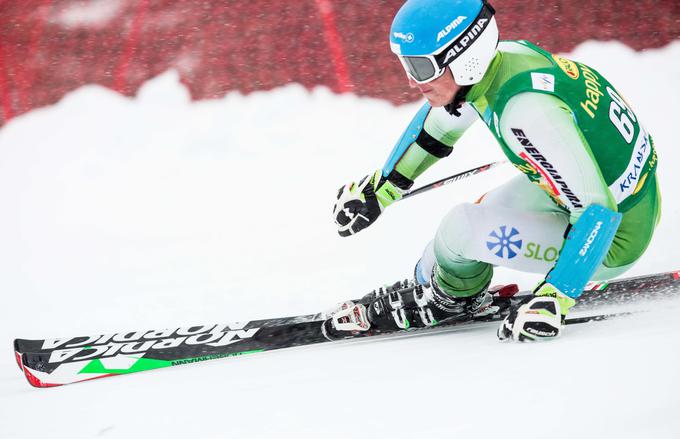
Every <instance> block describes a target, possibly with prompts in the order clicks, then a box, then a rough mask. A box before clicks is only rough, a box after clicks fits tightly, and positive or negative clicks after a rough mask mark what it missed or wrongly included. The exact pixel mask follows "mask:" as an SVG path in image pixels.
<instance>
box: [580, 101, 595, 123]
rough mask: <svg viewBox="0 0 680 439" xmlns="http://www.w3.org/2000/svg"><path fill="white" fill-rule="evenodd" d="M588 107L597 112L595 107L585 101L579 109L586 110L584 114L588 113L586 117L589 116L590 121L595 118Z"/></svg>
mask: <svg viewBox="0 0 680 439" xmlns="http://www.w3.org/2000/svg"><path fill="white" fill-rule="evenodd" d="M588 105H592V106H593V109H594V110H596V111H597V105H595V104H593V103H592V102H590V101H588V100H586V101H585V102H581V108H583V109H584V110H586V113H588V116H590V118H591V119H594V118H595V114H593V112H592V111H590V109H589V108H588Z"/></svg>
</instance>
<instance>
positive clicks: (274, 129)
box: [0, 42, 680, 439]
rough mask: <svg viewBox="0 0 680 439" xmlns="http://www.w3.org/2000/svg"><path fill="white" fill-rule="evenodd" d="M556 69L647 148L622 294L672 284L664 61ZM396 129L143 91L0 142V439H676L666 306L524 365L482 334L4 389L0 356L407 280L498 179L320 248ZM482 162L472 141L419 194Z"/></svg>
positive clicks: (155, 88) (293, 97)
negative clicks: (625, 108)
mask: <svg viewBox="0 0 680 439" xmlns="http://www.w3.org/2000/svg"><path fill="white" fill-rule="evenodd" d="M570 56H571V57H572V58H575V59H577V60H581V61H583V62H586V63H589V64H591V65H593V66H595V67H596V68H597V69H598V70H599V71H600V72H602V73H603V74H604V75H606V76H607V77H608V78H609V79H610V80H611V81H612V82H613V83H614V84H616V86H617V88H619V90H622V91H623V92H624V94H625V95H626V97H627V99H628V100H629V101H630V102H632V103H633V107H634V109H635V111H636V114H637V115H638V117H639V118H640V119H641V120H642V121H643V123H644V124H645V126H646V127H647V129H648V130H649V131H650V132H651V133H652V134H653V136H654V138H655V141H656V145H657V148H658V152H659V157H660V163H659V171H658V172H659V178H660V181H661V187H662V190H663V195H664V212H663V219H662V223H661V225H660V227H659V229H658V231H657V236H656V239H655V240H654V242H653V243H652V245H651V247H650V249H649V251H648V252H647V253H646V254H645V255H644V257H643V258H642V259H641V260H640V262H639V263H638V264H637V266H635V267H634V268H633V269H632V270H631V271H630V272H629V274H631V275H636V274H644V273H650V272H658V271H663V270H670V269H678V268H680V248H679V247H680V246H678V238H677V234H676V233H677V228H678V225H680V221H679V220H680V175H678V173H677V172H673V167H674V166H675V165H676V164H677V163H678V161H679V160H680V150H679V149H678V148H677V144H678V140H677V136H676V126H675V125H674V124H675V123H676V121H677V120H678V116H679V114H678V111H677V106H676V105H677V102H679V98H680V87H679V85H678V83H679V81H678V79H679V78H680V63H678V61H677V60H678V59H680V43H679V42H675V43H673V44H671V45H669V46H667V47H666V48H663V49H660V50H650V51H647V52H643V53H635V52H633V51H632V50H630V49H628V48H627V47H625V46H622V45H620V44H618V43H594V42H590V43H586V44H583V45H581V46H580V47H579V48H578V49H577V50H576V51H575V52H574V53H572V54H570ZM404 86H405V87H406V86H407V84H406V83H405V84H404ZM417 107H418V104H413V105H406V106H401V107H394V106H392V105H391V104H388V103H386V102H384V101H381V100H374V99H368V98H358V97H356V96H352V95H341V96H338V95H334V94H332V93H331V92H329V91H328V90H326V89H323V88H319V89H316V90H313V91H312V92H308V91H306V90H305V89H303V88H302V87H301V86H298V85H290V86H286V87H283V88H280V89H277V90H274V91H271V92H260V93H253V94H251V95H248V96H242V95H240V94H238V93H232V94H229V95H228V96H226V97H225V98H224V99H220V100H214V101H203V102H190V99H189V94H188V92H187V90H186V89H185V88H184V87H183V86H182V85H180V83H179V81H178V76H177V74H176V73H174V72H167V73H165V74H163V75H161V76H159V77H157V78H155V79H154V80H152V81H149V82H148V83H147V84H146V85H145V86H144V87H143V88H142V89H141V90H140V92H139V95H138V96H137V97H136V98H135V99H128V98H125V97H122V96H120V95H117V94H115V93H114V92H112V91H109V90H106V89H103V88H101V87H98V86H88V87H83V88H81V89H79V90H76V91H74V92H73V93H71V94H69V95H68V96H66V97H65V98H64V99H63V100H62V101H61V102H59V103H58V104H57V105H55V106H52V107H50V108H44V109H40V110H36V111H33V112H31V113H29V114H26V115H24V116H22V117H20V118H17V119H15V120H13V121H12V122H11V123H9V124H8V125H7V126H5V127H4V128H3V129H2V130H0V206H2V210H1V213H0V243H1V244H0V291H2V293H3V296H4V306H3V307H2V317H1V319H0V334H1V335H0V337H1V338H0V347H1V349H0V354H1V355H0V437H1V438H3V439H8V438H33V437H38V436H43V435H44V434H46V432H48V431H49V433H50V437H52V438H94V437H103V438H136V437H150V436H160V437H164V438H171V437H173V438H174V437H196V438H232V437H248V438H269V437H309V438H316V437H324V438H336V437H337V438H340V437H347V436H350V435H351V436H354V437H376V438H381V437H389V436H392V437H393V436H400V437H415V436H418V437H429V438H433V437H434V438H439V437H443V438H444V437H445V438H450V437H457V436H459V435H461V436H462V435H465V436H464V437H493V436H502V437H504V438H513V437H518V438H534V437H535V438H546V437H549V438H562V437H563V438H573V437H584V438H585V437H619V438H624V437H625V438H640V437H650V438H651V437H654V438H678V437H680V417H678V416H677V412H678V409H680V330H679V329H678V325H677V321H678V317H677V315H678V314H677V313H678V310H679V309H680V307H678V303H677V302H671V303H669V304H664V305H661V306H656V308H655V310H654V311H653V312H650V313H646V314H640V315H636V316H633V317H629V318H621V319H618V320H613V321H608V322H601V323H593V324H589V325H579V326H577V327H571V328H569V330H568V331H567V333H566V334H565V336H564V337H562V338H561V339H559V340H556V341H553V342H550V343H544V344H539V345H520V344H501V343H499V342H497V341H496V337H495V327H486V328H477V329H471V330H465V331H461V332H455V333H449V334H439V335H433V336H427V337H421V336H414V337H407V338H403V339H398V340H397V339H393V340H386V341H383V342H378V343H376V342H359V343H349V344H348V343H344V344H341V345H337V346H329V345H324V346H316V347H308V348H300V349H294V350H289V351H279V352H273V353H266V354H258V355H254V356H246V357H240V358H230V359H226V360H222V361H212V362H206V363H201V364H194V365H191V366H187V367H178V368H172V369H170V370H167V369H166V370H159V371H155V372H152V373H141V374H135V375H130V376H126V377H119V378H111V379H105V380H99V381H93V382H89V383H85V384H79V385H74V386H67V387H61V388H56V389H45V390H42V389H33V388H31V387H29V386H28V384H27V383H26V382H25V379H24V378H23V376H21V374H20V373H19V371H18V369H17V367H16V364H15V363H14V358H13V355H12V349H11V341H12V339H13V338H15V337H22V338H43V337H57V336H75V335H80V334H85V333H102V332H104V333H106V332H116V331H120V330H130V329H146V328H154V327H176V326H186V325H190V324H196V323H213V322H226V321H233V320H245V319H255V318H265V317H272V316H280V315H291V314H300V313H307V312H313V311H316V310H319V309H325V308H327V307H328V306H329V305H332V304H333V303H335V302H337V301H340V300H342V299H345V298H348V297H351V296H356V295H357V294H361V293H364V292H367V291H368V290H371V289H372V288H373V287H375V286H379V285H381V284H383V283H386V282H390V281H393V280H396V279H400V278H403V277H406V276H408V275H409V273H411V272H412V267H413V264H414V263H415V261H416V260H417V259H418V257H419V255H420V252H421V250H422V248H423V246H424V245H425V244H426V243H427V241H428V240H429V239H430V238H431V237H432V235H433V233H434V231H435V230H436V228H437V225H438V223H439V221H440V219H441V218H442V217H443V215H444V214H445V213H446V212H447V211H448V209H450V207H451V206H453V205H455V204H456V203H459V202H462V201H469V200H474V199H476V198H477V197H478V196H479V195H481V194H482V193H484V192H485V191H487V190H489V189H491V188H493V187H495V186H496V185H498V184H500V183H502V182H504V181H505V180H507V179H508V178H510V177H512V176H514V175H516V171H514V170H513V169H511V168H510V167H504V168H501V169H494V170H493V171H490V172H488V173H485V174H483V175H480V176H477V177H474V178H471V179H469V180H466V181H461V182H458V183H456V184H453V185H450V186H447V187H445V188H443V189H439V190H437V191H433V192H430V193H428V194H425V195H422V196H418V197H415V198H414V199H411V200H408V201H404V202H403V204H399V205H395V206H394V207H393V208H390V210H389V211H388V213H387V214H385V215H384V217H383V218H381V219H380V221H379V222H378V223H376V225H375V226H374V227H372V228H370V229H368V230H366V231H364V232H362V233H361V234H359V235H357V236H355V237H352V238H349V239H341V238H339V237H338V236H337V235H336V232H335V228H334V225H333V222H332V219H331V215H330V213H331V206H332V203H333V200H334V196H335V193H336V190H337V188H338V187H339V186H340V185H341V184H342V183H344V182H346V181H348V180H350V179H354V178H360V177H361V176H362V175H364V174H365V173H367V172H369V171H371V170H372V169H375V168H377V167H380V166H382V163H383V161H384V160H385V158H386V157H387V155H388V153H389V151H390V149H391V147H392V145H393V143H394V142H395V141H396V139H397V138H398V137H399V135H400V134H401V130H402V129H403V127H404V126H405V125H406V123H407V122H408V121H409V120H410V118H411V116H412V115H413V113H414V112H415V111H416V109H417ZM498 158H502V157H501V152H500V149H499V148H498V147H497V146H496V145H495V143H494V140H493V138H492V137H491V135H490V134H489V133H487V132H486V128H485V127H484V126H483V125H482V124H481V123H479V124H476V125H475V126H474V127H473V128H472V129H471V131H470V132H469V134H467V135H466V136H465V137H464V139H463V140H462V141H461V142H460V144H459V145H458V146H457V147H456V151H455V152H454V154H453V156H452V157H451V158H449V159H448V160H445V161H443V162H442V163H440V164H439V166H437V167H436V168H435V169H434V170H431V171H430V172H429V173H428V174H426V176H424V177H423V178H422V179H421V180H422V182H426V181H430V180H434V179H436V178H438V177H442V176H444V175H447V174H450V173H453V172H456V171H459V170H463V169H467V168H469V167H472V166H475V165H478V164H481V163H485V162H487V161H490V160H494V159H498ZM536 279H537V276H535V275H528V274H523V273H517V272H512V271H509V270H504V269H498V270H497V272H496V279H495V280H496V282H498V283H501V282H509V281H519V283H520V284H521V286H523V287H530V286H531V285H532V284H533V283H534V282H535V281H536Z"/></svg>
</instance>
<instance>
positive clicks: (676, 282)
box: [14, 271, 680, 387]
mask: <svg viewBox="0 0 680 439" xmlns="http://www.w3.org/2000/svg"><path fill="white" fill-rule="evenodd" d="M679 292H680V272H677V271H676V272H667V273H660V274H655V275H649V276H640V277H635V278H627V279H620V280H615V281H610V282H602V283H594V284H591V285H589V287H588V288H587V290H586V291H585V292H584V293H583V295H582V296H581V298H580V299H579V301H578V303H577V305H576V306H575V307H574V308H573V309H572V314H573V315H575V314H577V313H580V312H589V311H590V314H591V315H587V316H581V317H574V318H570V319H568V320H567V324H577V323H584V322H588V321H593V320H603V319H607V318H611V317H616V316H620V315H624V314H627V313H612V314H602V313H600V314H597V313H595V314H593V313H592V310H595V309H597V308H600V307H602V306H604V305H612V304H621V303H630V302H633V301H637V300H650V299H656V298H664V297H669V296H674V295H678V293H679ZM526 294H528V293H526V292H525V293H520V294H518V295H516V296H514V297H500V296H496V298H495V301H496V304H498V305H500V306H501V311H500V312H499V313H497V314H494V315H491V316H486V317H484V318H483V319H482V320H472V321H466V322H456V323H447V322H443V323H442V324H440V325H438V326H437V327H435V328H423V329H416V330H410V331H393V332H382V333H375V332H373V333H362V334H359V335H358V336H357V337H356V338H366V337H385V336H399V335H404V334H413V333H432V332H440V331H448V330H455V329H457V328H462V327H469V326H470V325H479V324H483V323H485V322H498V321H500V320H502V319H503V318H504V317H505V314H506V313H505V312H504V311H506V310H507V309H508V307H509V306H511V305H512V304H513V303H516V301H518V300H521V298H522V297H523V296H524V295H526ZM324 318H325V316H324V315H323V314H322V313H316V314H308V315H301V316H293V317H284V318H276V319H264V320H253V321H250V322H241V323H232V324H214V325H201V326H193V327H185V328H174V329H164V330H146V331H131V332H122V333H118V334H108V335H106V334H97V335H92V336H81V337H71V338H62V339H47V340H25V339H16V340H15V341H14V350H15V355H16V358H17V362H18V364H19V367H20V368H21V369H22V370H23V372H24V374H25V376H26V378H27V379H28V381H29V383H31V385H33V386H36V387H53V386H59V385H64V384H71V383H75V382H81V381H87V380H92V379H96V378H103V377H107V376H113V375H122V374H128V373H134V372H140V371H145V370H153V369H158V368H162V367H169V366H178V365H182V364H190V363H195V362H200V361H206V360H212V359H218V358H225V357H231V356H239V355H246V354H251V353H256V352H263V351H271V350H276V349H282V348H289V347H295V346H305V345H312V344H317V343H324V342H328V340H327V339H325V338H324V336H323V335H322V333H321V323H322V322H323V320H324Z"/></svg>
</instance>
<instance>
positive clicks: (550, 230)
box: [324, 0, 661, 341]
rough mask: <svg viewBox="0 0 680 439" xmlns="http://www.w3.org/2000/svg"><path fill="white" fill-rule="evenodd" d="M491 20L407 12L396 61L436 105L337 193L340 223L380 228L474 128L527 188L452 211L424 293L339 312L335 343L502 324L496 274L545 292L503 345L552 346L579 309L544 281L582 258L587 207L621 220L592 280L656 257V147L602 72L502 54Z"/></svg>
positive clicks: (410, 7)
mask: <svg viewBox="0 0 680 439" xmlns="http://www.w3.org/2000/svg"><path fill="white" fill-rule="evenodd" d="M494 13H495V11H494V9H493V8H492V7H491V6H490V5H489V4H488V3H487V2H486V1H480V0H408V1H407V2H406V3H405V4H404V5H403V6H402V7H401V9H400V10H399V12H398V13H397V15H396V16H395V18H394V21H393V23H392V27H391V30H390V47H391V49H392V52H394V54H395V55H397V57H398V59H399V61H400V62H401V63H402V65H403V67H404V70H405V71H406V75H407V78H408V81H409V85H410V86H411V87H412V88H417V89H418V90H419V91H420V92H421V93H422V95H423V96H424V97H425V98H426V99H427V103H425V104H424V105H423V106H422V108H421V109H420V110H419V111H418V112H417V113H416V115H415V117H414V118H413V120H412V121H411V123H410V124H409V125H408V127H407V128H406V130H405V132H404V134H403V135H402V137H401V139H400V140H399V141H398V142H397V144H396V145H395V147H394V149H393V150H392V152H391V154H390V155H389V157H388V159H387V161H386V163H385V165H384V166H383V167H382V169H379V170H377V171H375V172H374V173H372V174H370V175H367V176H366V177H364V178H363V179H361V180H360V181H359V183H358V184H357V183H349V184H346V185H344V186H343V187H342V188H341V189H340V191H339V193H338V196H337V201H336V203H335V206H334V209H333V214H334V217H335V221H336V223H337V225H338V231H339V234H340V236H350V235H352V234H354V233H357V232H359V231H361V230H363V229H364V228H366V227H368V226H370V225H371V224H373V223H374V222H375V221H376V219H377V218H378V217H379V216H380V215H381V214H382V212H383V211H384V210H385V209H386V208H387V207H388V206H389V205H391V204H392V203H394V202H395V201H397V200H399V199H400V198H401V196H402V195H403V193H404V191H406V190H408V189H409V188H411V186H412V185H413V182H414V180H415V179H416V178H418V177H419V176H420V175H421V174H422V173H423V172H424V171H425V170H426V169H428V168H429V167H430V166H432V165H433V164H434V163H435V162H437V161H438V160H439V159H441V158H444V157H446V156H448V155H449V154H451V152H452V150H453V146H454V144H455V143H456V141H457V140H458V139H459V138H460V137H461V136H462V135H463V133H464V132H465V130H466V129H467V128H468V127H470V126H471V125H472V123H473V122H475V121H476V120H477V119H478V118H481V119H482V120H483V121H484V123H485V124H486V125H487V126H488V128H489V130H490V131H491V133H492V134H493V136H494V137H495V138H496V140H497V141H498V144H499V146H500V147H501V149H502V150H503V152H504V153H505V155H506V156H507V157H508V159H509V161H510V162H511V163H512V164H513V165H514V166H515V167H516V168H517V169H518V170H519V171H521V173H523V174H524V175H518V176H517V177H515V178H514V179H512V180H510V181H509V182H507V183H505V184H503V185H501V186H500V187H497V188H496V189H494V190H492V191H491V192H489V193H487V194H485V195H483V196H482V198H481V199H479V200H478V201H476V202H475V203H463V204H459V205H457V206H454V207H453V209H452V210H451V211H450V213H448V215H446V217H445V218H444V219H443V221H442V222H441V225H440V226H439V229H438V230H437V233H436V235H435V236H434V239H433V241H432V242H430V243H429V244H428V245H427V246H426V248H425V251H424V253H423V255H422V257H421V258H420V260H419V261H418V263H417V265H416V267H415V279H413V280H410V281H404V282H400V283H397V284H395V285H394V286H392V287H389V288H381V289H379V290H376V291H375V292H373V293H371V294H369V295H368V296H366V298H365V300H362V301H361V303H356V304H355V303H346V304H343V306H342V307H341V308H340V311H339V312H338V313H336V315H335V316H333V317H332V318H330V319H329V320H327V321H326V323H325V324H324V331H325V332H326V333H327V336H328V337H329V338H338V337H343V336H347V335H348V334H354V333H356V332H358V331H366V330H368V329H369V328H377V329H384V328H388V329H397V328H402V329H403V328H406V329H408V328H409V327H424V326H432V325H436V324H437V323H438V322H441V321H442V320H448V319H460V320H465V319H472V318H475V317H479V316H482V315H484V314H488V313H493V312H496V311H497V309H494V307H493V306H492V303H493V300H492V296H491V294H490V293H489V292H488V287H489V284H490V282H491V278H492V275H493V267H494V266H495V265H500V266H505V267H510V268H513V269H517V270H521V271H527V272H535V273H541V274H546V278H545V279H546V280H544V281H543V282H541V283H539V285H538V286H536V288H535V289H534V290H533V294H532V296H530V297H529V298H528V299H527V300H525V301H524V303H522V304H520V305H519V306H517V307H516V308H515V309H513V310H511V312H510V313H509V315H508V316H507V317H506V318H505V320H504V321H503V322H502V324H501V327H500V328H499V330H498V337H499V338H500V339H501V340H504V339H514V340H520V341H524V340H536V339H551V338H554V337H556V336H558V335H559V334H560V333H561V329H562V322H563V321H564V317H565V316H566V315H567V313H568V312H569V309H570V308H571V307H572V306H573V305H574V303H575V300H574V298H572V297H571V296H570V295H567V294H565V292H564V291H561V290H560V289H559V288H557V287H556V286H555V285H554V283H553V282H550V281H549V280H550V278H549V277H548V275H549V274H550V272H551V270H553V269H554V267H555V265H556V264H557V263H558V261H559V260H560V259H561V258H563V257H564V258H567V257H572V256H570V255H565V252H564V251H563V245H564V242H565V238H566V237H567V233H568V232H569V230H570V228H571V227H572V226H573V225H574V224H575V223H576V222H577V221H578V220H579V217H581V215H583V214H584V211H586V209H587V208H588V207H589V206H591V205H599V206H603V207H605V208H607V209H609V210H611V211H613V212H618V213H620V214H622V215H620V216H622V218H621V223H620V225H619V227H618V229H615V235H614V232H612V236H613V242H612V243H611V245H609V244H607V248H605V249H604V251H603V253H602V258H604V260H603V262H602V263H601V264H599V263H598V264H599V265H598V266H596V267H593V268H592V271H593V272H594V275H593V276H592V278H593V279H611V278H614V277H616V276H619V275H620V274H622V273H623V272H625V271H626V270H627V269H628V268H630V267H631V266H632V265H633V264H634V263H635V261H636V260H637V259H638V258H639V257H640V256H641V255H642V254H643V253H644V251H645V249H646V248H647V246H648V245H649V243H650V241H651V238H652V234H653V232H654V229H655V227H656V225H657V223H658V221H659V218H660V208H661V205H660V194H659V186H658V183H657V178H656V175H655V170H656V165H657V155H656V152H655V150H654V146H653V142H652V138H651V136H650V135H649V134H648V133H647V132H646V131H645V129H644V128H643V127H642V125H641V124H640V121H639V120H638V118H637V116H636V115H635V114H634V113H633V111H632V109H631V107H630V106H629V105H628V103H627V102H626V101H625V100H624V99H623V97H622V96H621V94H620V93H619V92H618V91H617V90H616V89H615V88H614V87H613V86H612V85H611V84H610V83H609V82H608V81H607V80H606V79H605V78H604V77H603V76H602V75H601V74H600V73H598V72H597V71H596V70H595V69H593V68H592V67H590V66H587V65H585V64H582V63H580V62H575V61H572V60H569V59H566V58H563V57H560V56H557V55H553V54H550V53H548V52H546V51H545V50H543V49H541V48H539V47H537V46H536V45H534V44H532V43H529V42H527V41H502V42H499V34H498V28H497V25H496V20H495V18H494ZM598 227H599V225H598ZM597 232H598V230H597V229H594V231H593V233H592V234H591V236H590V237H589V241H588V243H587V244H584V247H583V249H585V250H587V246H588V245H589V242H590V241H592V239H593V238H594V237H595V235H597ZM581 251H582V252H583V251H584V250H581ZM605 254H606V256H605ZM601 260H602V259H601ZM562 262H565V261H564V260H562ZM586 280H587V279H586ZM580 291H581V290H580V289H579V292H580Z"/></svg>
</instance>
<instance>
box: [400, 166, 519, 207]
mask: <svg viewBox="0 0 680 439" xmlns="http://www.w3.org/2000/svg"><path fill="white" fill-rule="evenodd" d="M505 163H508V161H507V160H500V161H497V162H491V163H488V164H486V165H482V166H478V167H476V168H472V169H468V170H467V171H463V172H460V173H458V174H455V175H451V176H449V177H446V178H442V179H441V180H437V181H435V182H432V183H430V184H426V185H425V186H421V187H419V188H417V189H412V190H410V191H407V192H406V193H405V194H404V195H402V197H401V199H402V200H403V199H406V198H409V197H412V196H414V195H418V194H422V193H423V192H427V191H429V190H432V189H436V188H438V187H441V186H444V185H447V184H449V183H452V182H454V181H458V180H462V179H464V178H467V177H470V176H473V175H475V174H479V173H480V172H484V171H488V170H489V169H491V168H494V167H496V166H498V165H502V164H505Z"/></svg>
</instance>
